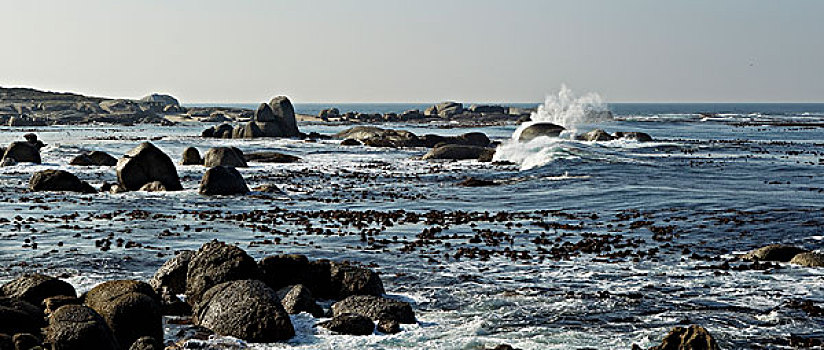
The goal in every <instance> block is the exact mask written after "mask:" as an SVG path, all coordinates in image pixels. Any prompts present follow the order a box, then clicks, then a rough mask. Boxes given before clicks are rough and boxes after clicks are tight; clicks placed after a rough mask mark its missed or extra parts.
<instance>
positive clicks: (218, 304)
mask: <svg viewBox="0 0 824 350" xmlns="http://www.w3.org/2000/svg"><path fill="white" fill-rule="evenodd" d="M194 321H195V324H197V325H199V326H201V327H206V328H208V329H210V330H212V331H214V332H215V333H216V334H218V335H223V336H232V337H235V338H239V339H242V340H245V341H248V342H253V343H270V342H276V341H282V340H287V339H289V338H291V337H293V336H294V335H295V329H294V328H293V326H292V321H291V320H290V318H289V314H287V313H286V310H284V309H283V306H281V304H280V301H278V298H277V294H276V293H275V291H274V290H272V289H271V288H269V287H268V286H266V284H265V283H263V282H261V281H258V280H236V281H229V282H225V283H221V284H217V285H215V286H214V287H212V288H210V289H209V290H208V291H207V292H206V293H205V294H203V298H202V300H199V302H198V303H197V306H196V307H195V310H194Z"/></svg>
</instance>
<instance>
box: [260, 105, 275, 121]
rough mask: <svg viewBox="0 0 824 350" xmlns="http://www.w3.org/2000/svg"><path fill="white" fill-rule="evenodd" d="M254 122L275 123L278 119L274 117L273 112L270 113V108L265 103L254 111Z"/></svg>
mask: <svg viewBox="0 0 824 350" xmlns="http://www.w3.org/2000/svg"><path fill="white" fill-rule="evenodd" d="M254 120H255V121H258V122H276V121H278V117H277V116H275V112H274V111H272V107H271V106H269V105H268V104H266V103H261V104H260V106H258V109H257V110H256V111H255V117H254Z"/></svg>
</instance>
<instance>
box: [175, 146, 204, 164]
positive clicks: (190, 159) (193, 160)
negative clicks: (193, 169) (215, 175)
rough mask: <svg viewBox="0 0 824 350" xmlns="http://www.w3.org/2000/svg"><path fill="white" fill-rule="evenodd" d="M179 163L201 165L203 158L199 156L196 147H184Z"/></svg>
mask: <svg viewBox="0 0 824 350" xmlns="http://www.w3.org/2000/svg"><path fill="white" fill-rule="evenodd" d="M180 165H203V158H200V152H199V151H198V150H197V148H194V147H186V149H184V150H183V157H182V158H181V159H180Z"/></svg>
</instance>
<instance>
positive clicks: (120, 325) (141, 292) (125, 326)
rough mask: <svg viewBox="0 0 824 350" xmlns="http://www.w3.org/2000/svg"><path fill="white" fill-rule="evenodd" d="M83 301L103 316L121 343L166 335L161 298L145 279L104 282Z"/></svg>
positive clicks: (130, 342)
mask: <svg viewBox="0 0 824 350" xmlns="http://www.w3.org/2000/svg"><path fill="white" fill-rule="evenodd" d="M84 301H85V303H86V305H87V306H89V307H90V308H92V309H94V311H97V313H99V314H100V315H101V316H103V319H104V320H106V323H107V324H108V325H109V327H110V328H111V330H112V332H113V333H114V336H115V338H116V339H117V342H118V343H120V344H132V343H134V342H135V341H136V340H137V339H139V338H141V337H145V336H149V337H152V338H155V339H163V319H162V317H163V315H162V313H161V310H160V302H159V298H158V296H157V294H156V293H155V292H154V290H153V289H152V287H151V286H150V285H149V284H147V283H145V282H139V281H133V280H119V281H108V282H104V283H101V284H99V285H97V286H95V287H94V288H92V289H91V290H90V291H89V292H88V293H86V296H85V299H84Z"/></svg>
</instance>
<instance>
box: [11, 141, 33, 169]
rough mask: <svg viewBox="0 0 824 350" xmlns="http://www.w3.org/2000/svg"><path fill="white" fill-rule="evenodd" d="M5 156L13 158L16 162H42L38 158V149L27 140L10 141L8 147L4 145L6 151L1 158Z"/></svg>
mask: <svg viewBox="0 0 824 350" xmlns="http://www.w3.org/2000/svg"><path fill="white" fill-rule="evenodd" d="M6 158H11V159H14V160H16V161H17V162H18V163H22V162H26V163H35V164H40V163H42V161H41V159H40V149H39V148H37V146H35V145H34V144H32V143H31V142H28V141H15V142H12V143H11V145H9V147H6V153H5V154H4V155H3V159H6Z"/></svg>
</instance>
